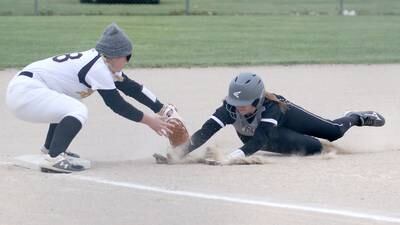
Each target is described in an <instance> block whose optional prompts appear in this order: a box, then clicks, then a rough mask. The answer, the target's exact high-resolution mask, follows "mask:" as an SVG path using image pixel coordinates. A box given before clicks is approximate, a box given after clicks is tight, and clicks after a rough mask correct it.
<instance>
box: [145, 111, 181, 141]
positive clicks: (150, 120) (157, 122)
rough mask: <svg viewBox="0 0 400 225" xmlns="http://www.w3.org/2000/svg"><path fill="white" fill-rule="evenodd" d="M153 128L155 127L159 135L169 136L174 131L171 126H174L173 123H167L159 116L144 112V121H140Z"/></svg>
mask: <svg viewBox="0 0 400 225" xmlns="http://www.w3.org/2000/svg"><path fill="white" fill-rule="evenodd" d="M140 122H142V123H144V124H146V125H147V126H149V127H150V128H151V129H153V130H154V131H155V132H156V133H157V134H158V135H160V136H165V137H168V136H169V135H170V134H171V133H172V131H171V128H172V127H173V126H174V125H173V124H170V123H167V122H166V121H164V120H162V119H161V118H160V117H157V116H149V115H146V114H144V115H143V118H142V121H140Z"/></svg>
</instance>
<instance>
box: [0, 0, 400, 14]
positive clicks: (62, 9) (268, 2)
mask: <svg viewBox="0 0 400 225" xmlns="http://www.w3.org/2000/svg"><path fill="white" fill-rule="evenodd" d="M38 1H39V12H40V14H42V15H180V14H183V13H184V9H185V0H161V4H159V5H140V4H135V5H118V4H112V5H106V4H101V5H94V4H80V3H79V0H38ZM110 1H112V0H110ZM189 5H190V7H189V8H190V12H191V13H192V14H196V15H199V14H200V15H244V14H245V15H337V14H338V11H339V0H295V1H294V0H251V1H249V0H218V1H215V0H190V4H189ZM344 8H346V9H353V10H356V11H357V13H358V14H359V15H400V1H398V0H379V1H378V0H344ZM33 14H34V0H18V1H15V0H1V1H0V15H33Z"/></svg>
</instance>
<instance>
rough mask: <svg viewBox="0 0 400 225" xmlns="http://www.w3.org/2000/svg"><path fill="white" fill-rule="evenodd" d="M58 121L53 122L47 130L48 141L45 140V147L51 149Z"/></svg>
mask: <svg viewBox="0 0 400 225" xmlns="http://www.w3.org/2000/svg"><path fill="white" fill-rule="evenodd" d="M57 125H58V123H51V124H50V126H49V130H48V131H47V136H46V141H45V142H44V147H45V148H46V149H50V144H51V141H52V140H53V137H54V130H55V129H56V127H57Z"/></svg>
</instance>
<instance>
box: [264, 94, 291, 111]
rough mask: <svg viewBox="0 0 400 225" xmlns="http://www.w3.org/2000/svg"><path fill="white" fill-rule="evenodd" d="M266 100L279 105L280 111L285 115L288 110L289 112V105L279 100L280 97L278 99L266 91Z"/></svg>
mask: <svg viewBox="0 0 400 225" xmlns="http://www.w3.org/2000/svg"><path fill="white" fill-rule="evenodd" d="M265 98H266V99H268V100H269V101H272V102H275V103H277V104H278V106H279V109H280V110H281V111H282V112H283V113H285V112H286V110H288V106H287V104H286V103H285V102H284V101H282V100H279V99H278V97H276V95H275V94H273V93H270V92H267V91H266V92H265Z"/></svg>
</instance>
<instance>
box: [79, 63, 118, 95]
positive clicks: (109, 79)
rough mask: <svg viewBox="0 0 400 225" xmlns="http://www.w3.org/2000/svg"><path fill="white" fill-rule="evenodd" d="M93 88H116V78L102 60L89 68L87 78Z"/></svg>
mask: <svg viewBox="0 0 400 225" xmlns="http://www.w3.org/2000/svg"><path fill="white" fill-rule="evenodd" d="M85 80H86V82H87V83H88V84H89V85H90V86H91V89H92V90H99V89H100V90H112V89H115V88H116V87H115V84H114V78H113V74H112V73H111V71H110V70H109V69H108V67H107V66H106V65H105V64H104V63H101V62H97V63H95V64H94V65H93V67H92V68H91V69H90V70H89V72H88V73H87V75H86V78H85Z"/></svg>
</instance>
